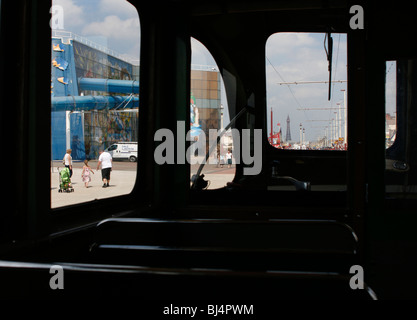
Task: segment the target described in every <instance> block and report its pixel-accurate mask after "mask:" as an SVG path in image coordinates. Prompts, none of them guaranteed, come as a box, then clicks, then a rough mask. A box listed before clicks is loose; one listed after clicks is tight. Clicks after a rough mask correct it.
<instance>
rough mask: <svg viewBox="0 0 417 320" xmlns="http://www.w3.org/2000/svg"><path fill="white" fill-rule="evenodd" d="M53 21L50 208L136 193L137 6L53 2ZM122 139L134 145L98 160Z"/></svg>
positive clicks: (120, 0) (98, 0) (115, 0)
mask: <svg viewBox="0 0 417 320" xmlns="http://www.w3.org/2000/svg"><path fill="white" fill-rule="evenodd" d="M50 25H51V29H52V38H51V56H52V58H51V146H52V149H51V207H52V208H56V207H62V206H67V205H71V204H76V203H82V202H87V201H91V200H94V199H102V198H107V197H114V196H118V195H122V194H127V193H130V192H131V191H132V189H133V185H134V184H135V180H136V171H137V164H136V163H135V162H133V161H135V160H136V159H137V142H138V117H139V112H138V106H139V95H138V93H139V52H140V24H139V16H138V13H137V10H136V9H135V8H134V7H133V6H132V5H131V4H130V3H129V2H127V1H125V0H112V1H107V0H91V1H79V0H53V2H52V7H51V20H50ZM124 142H136V144H134V145H135V147H132V148H129V150H128V152H109V153H108V152H105V153H104V156H103V158H101V159H100V160H101V161H100V162H99V156H100V154H101V153H102V152H103V151H112V150H106V148H108V147H110V146H111V145H113V144H114V143H124ZM114 149H115V150H116V149H117V146H116V147H115V148H114ZM108 155H110V156H111V157H112V162H110V161H109V159H107V158H108ZM106 156H107V158H106ZM129 160H130V161H129ZM85 161H87V164H85ZM109 166H112V170H111V172H108V171H109V170H108V168H106V167H109ZM97 168H98V169H97ZM67 169H68V170H67ZM104 169H107V170H104ZM105 172H107V173H105ZM102 174H103V176H102ZM103 178H104V179H103Z"/></svg>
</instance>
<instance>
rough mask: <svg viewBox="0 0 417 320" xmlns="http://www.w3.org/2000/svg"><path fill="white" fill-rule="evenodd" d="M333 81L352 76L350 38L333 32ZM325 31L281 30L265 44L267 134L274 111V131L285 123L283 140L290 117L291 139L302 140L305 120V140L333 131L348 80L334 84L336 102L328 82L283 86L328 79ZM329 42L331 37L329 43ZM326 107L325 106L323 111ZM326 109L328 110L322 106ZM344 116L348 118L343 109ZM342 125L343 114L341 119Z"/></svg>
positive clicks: (282, 127)
mask: <svg viewBox="0 0 417 320" xmlns="http://www.w3.org/2000/svg"><path fill="white" fill-rule="evenodd" d="M332 38H333V59H332V61H333V62H332V81H334V80H344V81H346V80H347V41H346V35H345V34H332ZM324 40H325V34H324V33H276V34H273V35H271V36H270V37H269V39H268V41H267V43H266V58H265V68H266V82H267V115H268V123H267V126H268V133H269V132H270V114H271V109H272V112H273V131H274V132H275V131H278V130H279V128H278V123H279V124H280V125H281V130H282V133H283V138H284V139H285V136H286V131H287V121H286V120H287V117H288V116H289V117H290V129H291V139H292V140H293V141H294V142H298V141H299V140H300V124H301V127H302V128H303V129H304V131H305V138H304V140H305V141H315V140H317V139H318V138H321V137H324V136H325V135H326V134H327V135H329V129H327V132H326V127H329V126H331V121H332V119H336V118H337V117H339V113H338V114H337V115H336V114H335V112H339V110H338V109H339V104H340V106H341V107H343V103H344V93H343V91H341V90H346V89H347V83H346V82H342V83H338V82H333V83H332V85H331V100H330V101H329V100H328V92H329V84H328V83H314V84H312V83H304V84H302V83H301V84H282V83H283V82H300V81H301V82H303V81H304V82H308V81H314V82H316V81H319V82H324V81H328V80H329V71H328V61H327V56H326V51H325V49H324V42H325V41H324ZM326 45H327V41H326ZM319 109H322V110H319ZM323 109H324V110H323ZM341 113H342V117H343V112H341ZM339 122H341V124H342V130H341V131H342V136H343V133H344V130H343V125H344V122H343V118H342V121H339Z"/></svg>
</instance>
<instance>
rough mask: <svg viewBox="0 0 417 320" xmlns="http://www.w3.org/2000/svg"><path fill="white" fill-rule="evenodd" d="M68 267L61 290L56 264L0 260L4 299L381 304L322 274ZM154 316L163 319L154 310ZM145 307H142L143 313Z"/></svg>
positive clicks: (338, 278)
mask: <svg viewBox="0 0 417 320" xmlns="http://www.w3.org/2000/svg"><path fill="white" fill-rule="evenodd" d="M56 264H57V265H60V266H61V267H62V278H63V282H62V287H61V289H62V290H61V289H58V288H55V289H52V288H51V282H52V283H58V282H56V281H55V280H54V279H53V277H54V276H55V274H54V273H51V267H52V266H53V264H50V263H31V262H16V261H1V260H0V275H1V277H0V278H1V279H2V285H1V287H0V299H2V298H7V299H13V298H33V297H36V298H37V299H88V300H89V301H91V300H96V299H103V298H105V299H108V298H135V299H140V300H136V301H139V302H143V301H172V299H174V300H175V301H180V300H182V299H184V300H186V301H189V300H196V301H197V300H199V301H213V298H214V299H223V300H225V299H226V300H229V301H230V299H239V300H240V299H241V300H242V301H251V303H253V301H254V300H256V301H258V300H269V301H276V302H278V301H282V300H283V299H314V300H318V299H326V300H327V299H352V300H371V299H375V297H374V295H373V293H372V291H371V290H370V289H368V288H366V289H367V290H352V289H351V288H350V287H349V279H348V278H347V277H346V276H343V275H337V274H320V273H305V272H299V273H283V272H275V273H269V274H268V275H267V276H266V275H265V273H261V272H240V273H239V272H232V271H228V270H186V269H175V268H146V267H133V266H121V265H103V264H86V263H65V262H60V263H56ZM149 306H150V307H149V309H148V310H149V311H152V312H155V313H157V312H158V311H160V309H157V310H156V311H155V307H154V306H152V304H150V305H149ZM143 307H144V306H141V308H143Z"/></svg>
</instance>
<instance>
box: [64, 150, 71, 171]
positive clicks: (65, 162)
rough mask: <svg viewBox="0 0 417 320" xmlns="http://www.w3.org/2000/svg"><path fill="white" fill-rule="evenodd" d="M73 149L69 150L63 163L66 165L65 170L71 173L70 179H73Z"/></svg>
mask: <svg viewBox="0 0 417 320" xmlns="http://www.w3.org/2000/svg"><path fill="white" fill-rule="evenodd" d="M71 152H72V150H71V149H67V153H66V154H65V156H64V159H63V162H64V165H65V168H68V169H69V172H70V178H71V177H72V157H71Z"/></svg>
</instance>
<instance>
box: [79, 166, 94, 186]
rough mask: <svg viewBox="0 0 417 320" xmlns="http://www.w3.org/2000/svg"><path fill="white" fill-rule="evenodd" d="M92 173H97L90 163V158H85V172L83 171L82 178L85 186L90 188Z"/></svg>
mask: <svg viewBox="0 0 417 320" xmlns="http://www.w3.org/2000/svg"><path fill="white" fill-rule="evenodd" d="M91 173H93V174H95V173H94V171H93V169H91V167H90V166H89V165H88V160H84V166H83V172H81V178H82V180H83V182H84V186H85V187H86V188H88V183H89V182H90V181H91Z"/></svg>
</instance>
